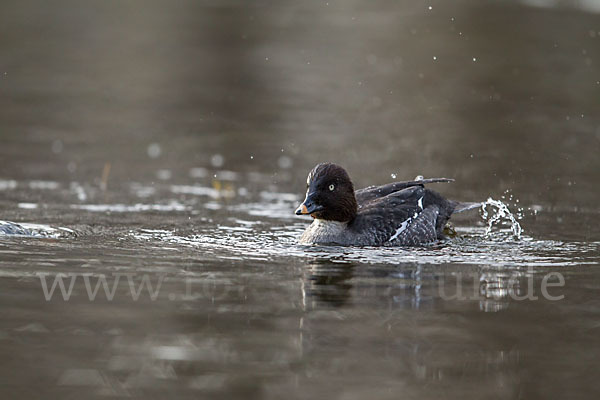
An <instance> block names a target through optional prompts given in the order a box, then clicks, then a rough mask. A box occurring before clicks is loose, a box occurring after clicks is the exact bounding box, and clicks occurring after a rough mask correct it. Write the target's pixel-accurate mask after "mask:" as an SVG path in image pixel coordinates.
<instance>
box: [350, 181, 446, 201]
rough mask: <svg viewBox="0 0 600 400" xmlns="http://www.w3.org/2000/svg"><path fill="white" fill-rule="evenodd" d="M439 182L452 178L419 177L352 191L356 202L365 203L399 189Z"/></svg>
mask: <svg viewBox="0 0 600 400" xmlns="http://www.w3.org/2000/svg"><path fill="white" fill-rule="evenodd" d="M439 182H444V183H446V182H454V179H449V178H430V179H420V180H413V181H404V182H394V183H388V184H387V185H382V186H369V187H366V188H364V189H359V190H357V191H356V192H354V194H355V196H356V201H357V202H358V204H362V203H366V202H368V201H372V200H375V199H378V198H381V197H385V196H388V195H389V194H391V193H394V192H398V191H400V190H403V189H406V188H409V187H415V186H420V187H424V185H426V184H428V183H439Z"/></svg>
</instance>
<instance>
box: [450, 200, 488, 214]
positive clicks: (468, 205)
mask: <svg viewBox="0 0 600 400" xmlns="http://www.w3.org/2000/svg"><path fill="white" fill-rule="evenodd" d="M482 204H483V203H481V202H474V203H473V202H460V201H457V202H456V205H455V206H454V211H453V213H454V214H456V213H461V212H464V211H469V210H472V209H474V208H479V207H481V205H482Z"/></svg>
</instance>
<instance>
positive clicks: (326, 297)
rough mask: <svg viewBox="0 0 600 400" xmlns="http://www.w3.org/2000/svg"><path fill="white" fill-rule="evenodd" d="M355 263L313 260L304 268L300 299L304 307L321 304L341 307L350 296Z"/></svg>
mask: <svg viewBox="0 0 600 400" xmlns="http://www.w3.org/2000/svg"><path fill="white" fill-rule="evenodd" d="M354 268H355V265H353V264H345V263H335V262H331V261H329V260H315V261H313V262H312V263H310V264H309V265H308V268H306V269H305V273H304V279H303V281H302V299H303V303H304V308H305V309H307V308H308V309H314V308H319V307H322V306H333V307H341V306H343V305H345V304H347V303H348V301H349V300H350V297H351V289H352V286H353V285H352V283H350V280H351V279H352V277H353V271H354Z"/></svg>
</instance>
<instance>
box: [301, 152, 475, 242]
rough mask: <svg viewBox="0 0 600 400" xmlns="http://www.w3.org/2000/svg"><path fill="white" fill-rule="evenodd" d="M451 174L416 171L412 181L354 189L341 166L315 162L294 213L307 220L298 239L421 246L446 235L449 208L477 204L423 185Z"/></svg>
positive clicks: (443, 180) (444, 180) (459, 209)
mask: <svg viewBox="0 0 600 400" xmlns="http://www.w3.org/2000/svg"><path fill="white" fill-rule="evenodd" d="M453 181H454V179H449V178H430V179H424V178H423V177H421V176H419V177H417V178H415V179H414V180H412V181H402V182H393V183H388V184H386V185H382V186H369V187H366V188H364V189H359V190H356V191H355V190H354V184H353V183H352V180H351V179H350V176H349V175H348V173H347V172H346V170H345V169H344V168H343V167H341V166H340V165H337V164H334V163H329V162H325V163H320V164H317V165H316V166H315V167H314V168H313V169H312V170H311V171H310V172H309V174H308V177H307V180H306V197H305V199H304V201H303V202H302V204H300V206H299V207H298V208H297V209H296V211H295V213H296V215H310V216H311V217H312V218H313V221H312V223H311V224H310V225H309V226H308V227H307V228H306V230H305V231H304V233H303V234H302V236H301V237H300V240H299V243H300V244H303V245H339V246H388V247H389V246H422V245H428V244H432V243H436V242H439V241H441V240H444V239H446V237H445V236H444V227H445V225H446V223H447V222H448V220H449V219H450V216H451V215H452V214H453V213H457V212H463V211H466V210H469V209H473V208H476V207H479V206H481V203H477V202H458V201H454V200H448V199H446V198H444V197H443V196H442V195H441V194H439V193H437V192H435V191H433V190H431V189H428V188H426V187H425V185H427V184H431V183H448V182H453Z"/></svg>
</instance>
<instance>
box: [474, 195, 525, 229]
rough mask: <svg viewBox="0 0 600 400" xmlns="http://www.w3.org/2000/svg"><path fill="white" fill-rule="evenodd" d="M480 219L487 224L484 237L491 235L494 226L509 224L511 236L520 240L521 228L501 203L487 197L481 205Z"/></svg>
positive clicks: (506, 207)
mask: <svg viewBox="0 0 600 400" xmlns="http://www.w3.org/2000/svg"><path fill="white" fill-rule="evenodd" d="M481 217H482V218H483V219H484V221H486V223H487V228H486V230H485V235H486V236H489V235H490V234H491V233H492V228H493V227H494V225H497V224H502V223H509V224H510V229H511V231H512V233H513V236H514V237H515V238H516V239H521V234H522V233H523V228H521V225H520V224H519V222H518V221H517V219H516V218H515V216H514V215H513V214H512V213H511V212H510V210H509V209H508V206H507V205H506V204H504V203H503V202H501V201H499V200H494V199H492V198H491V197H488V199H487V200H486V201H485V202H483V203H481Z"/></svg>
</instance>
